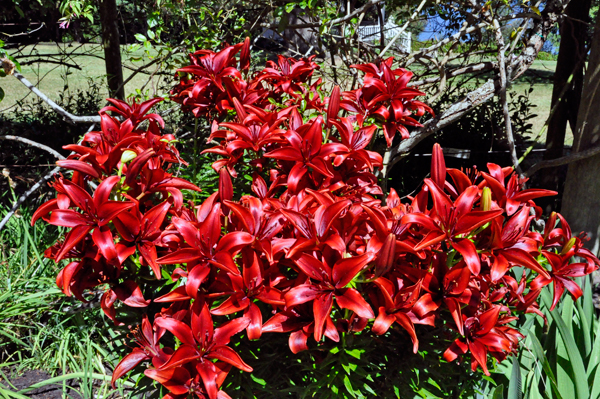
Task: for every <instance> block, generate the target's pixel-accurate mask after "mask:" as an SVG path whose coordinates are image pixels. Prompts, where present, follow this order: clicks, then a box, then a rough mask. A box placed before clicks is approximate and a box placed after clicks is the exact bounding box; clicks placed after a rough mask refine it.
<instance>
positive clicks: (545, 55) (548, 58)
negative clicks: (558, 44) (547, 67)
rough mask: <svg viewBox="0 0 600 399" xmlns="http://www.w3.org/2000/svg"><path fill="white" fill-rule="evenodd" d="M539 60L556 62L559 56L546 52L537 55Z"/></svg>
mask: <svg viewBox="0 0 600 399" xmlns="http://www.w3.org/2000/svg"><path fill="white" fill-rule="evenodd" d="M537 59H538V60H540V61H556V60H557V59H558V54H552V53H548V52H546V51H540V52H539V53H538V55H537Z"/></svg>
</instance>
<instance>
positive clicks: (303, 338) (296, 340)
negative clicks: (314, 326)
mask: <svg viewBox="0 0 600 399" xmlns="http://www.w3.org/2000/svg"><path fill="white" fill-rule="evenodd" d="M308 335H309V334H307V333H305V332H304V331H303V330H298V331H294V332H293V333H291V334H290V338H289V340H288V345H289V346H290V350H291V351H292V353H294V354H296V353H299V352H302V351H305V350H308V345H307V341H308Z"/></svg>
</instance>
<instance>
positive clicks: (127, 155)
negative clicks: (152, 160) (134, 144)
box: [121, 150, 137, 163]
mask: <svg viewBox="0 0 600 399" xmlns="http://www.w3.org/2000/svg"><path fill="white" fill-rule="evenodd" d="M135 157H137V153H136V152H135V151H131V150H125V151H123V154H121V162H123V163H127V162H129V161H131V160H133V159H134V158H135Z"/></svg>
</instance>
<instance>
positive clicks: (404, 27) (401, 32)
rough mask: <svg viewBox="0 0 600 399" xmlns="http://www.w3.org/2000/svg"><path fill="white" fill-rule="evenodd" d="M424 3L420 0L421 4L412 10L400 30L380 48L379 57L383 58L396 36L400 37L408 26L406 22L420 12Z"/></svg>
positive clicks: (409, 21)
mask: <svg viewBox="0 0 600 399" xmlns="http://www.w3.org/2000/svg"><path fill="white" fill-rule="evenodd" d="M425 3H427V0H423V1H421V4H419V6H418V7H417V9H416V10H415V12H413V14H412V15H411V16H410V18H409V19H408V20H407V21H406V22H405V23H404V25H402V27H401V28H400V30H399V31H398V33H396V35H395V36H394V37H393V38H392V39H391V40H390V42H389V43H388V45H387V46H385V48H384V49H383V50H381V53H380V54H379V56H380V57H382V58H383V55H384V54H385V53H386V52H387V51H388V50H389V49H390V47H392V45H393V44H394V42H395V41H396V40H398V38H400V36H402V34H403V33H404V31H405V30H406V28H407V27H408V24H410V23H411V22H412V21H413V20H414V19H415V17H416V16H417V15H419V13H420V12H421V10H422V9H423V6H425Z"/></svg>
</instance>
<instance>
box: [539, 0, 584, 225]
mask: <svg viewBox="0 0 600 399" xmlns="http://www.w3.org/2000/svg"><path fill="white" fill-rule="evenodd" d="M590 6H591V0H572V1H571V2H570V3H569V5H568V6H567V9H566V18H564V19H563V22H562V23H561V26H560V48H559V51H558V60H557V63H556V72H555V73H554V86H553V89H552V108H554V107H555V106H556V108H555V111H554V114H552V116H551V118H550V121H549V123H548V134H547V136H546V153H545V154H544V160H548V159H556V158H560V157H562V156H563V149H564V143H565V133H566V129H567V122H569V124H570V126H571V130H572V131H574V130H575V128H576V126H577V112H578V110H579V101H580V100H581V89H582V86H583V62H584V59H585V57H586V55H587V52H586V41H587V39H588V33H587V25H586V24H585V23H584V21H587V20H589V14H590ZM567 85H568V86H570V87H569V88H568V89H567V90H566V91H565V86H567ZM563 91H564V93H563ZM565 169H566V168H565V167H558V168H552V169H548V170H547V172H546V173H544V174H543V175H542V176H541V180H542V181H541V186H543V187H544V188H547V189H549V190H558V191H559V192H561V191H562V189H563V187H562V186H563V184H564V173H565V172H566V170H565ZM540 205H542V206H544V208H545V210H546V211H547V212H548V213H549V212H550V211H552V210H556V209H557V208H558V204H557V199H556V197H548V198H547V199H546V200H545V201H543V200H542V201H540Z"/></svg>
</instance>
